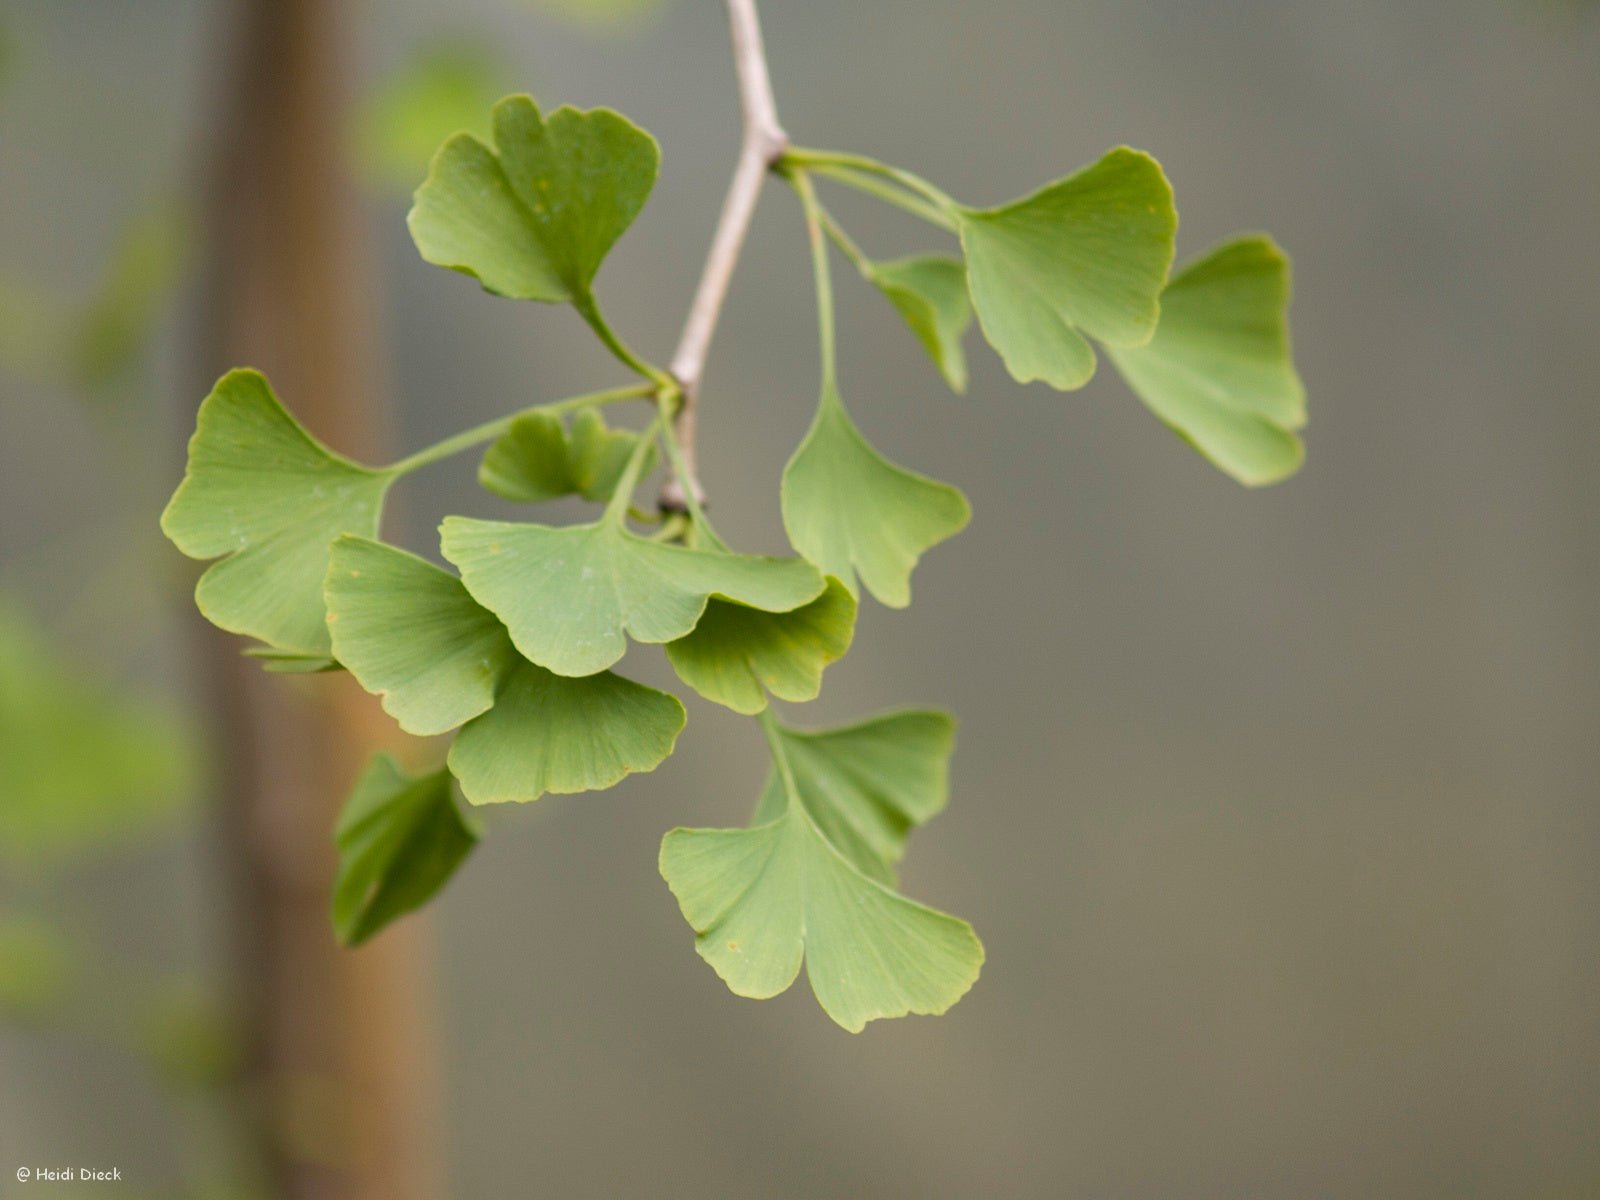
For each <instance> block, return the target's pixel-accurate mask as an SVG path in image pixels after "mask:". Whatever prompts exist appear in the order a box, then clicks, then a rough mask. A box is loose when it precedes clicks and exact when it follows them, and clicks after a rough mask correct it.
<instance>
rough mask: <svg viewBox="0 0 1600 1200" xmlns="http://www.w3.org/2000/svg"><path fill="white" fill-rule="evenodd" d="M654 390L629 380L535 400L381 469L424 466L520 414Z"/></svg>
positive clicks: (490, 435) (495, 433) (489, 436)
mask: <svg viewBox="0 0 1600 1200" xmlns="http://www.w3.org/2000/svg"><path fill="white" fill-rule="evenodd" d="M655 390H656V387H655V384H653V383H630V384H628V385H626V386H625V387H616V388H608V389H606V390H605V391H600V392H587V393H585V394H584V395H581V396H570V397H568V398H567V399H565V400H556V401H554V402H553V403H550V404H535V405H532V406H531V407H528V408H524V409H521V410H520V411H518V412H514V413H510V414H508V415H506V416H503V417H497V418H495V419H494V420H493V421H485V422H484V423H483V424H482V425H474V426H473V427H472V428H471V429H463V430H462V431H461V432H460V433H457V434H453V435H452V436H450V437H447V438H445V439H444V440H443V441H441V442H435V443H434V444H433V445H431V446H427V447H424V448H423V449H421V450H418V451H417V452H416V453H415V454H411V455H407V456H406V457H405V458H402V459H401V460H400V461H399V462H397V463H391V464H390V465H389V466H387V467H385V468H384V470H385V471H387V472H388V473H389V474H391V475H406V474H409V473H410V472H412V471H415V470H417V469H418V468H419V467H426V466H428V465H429V464H430V463H436V462H438V461H439V460H440V459H445V458H449V457H450V456H451V455H453V454H460V453H461V452H462V451H464V450H470V449H472V448H473V447H474V446H481V445H482V444H483V443H484V442H490V441H493V440H494V439H495V438H497V437H499V436H500V435H501V434H503V433H505V432H506V431H507V430H508V429H510V428H511V426H512V425H513V424H515V423H516V422H517V421H518V420H520V419H521V418H523V417H525V416H528V415H529V414H530V413H536V412H544V413H550V414H552V415H554V414H556V413H564V412H570V411H571V410H572V409H575V408H588V407H590V406H593V405H601V404H615V403H617V402H618V401H621V400H639V399H642V398H644V397H646V396H649V395H650V394H651V393H652V392H654V391H655Z"/></svg>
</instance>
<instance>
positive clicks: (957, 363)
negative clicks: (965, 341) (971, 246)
mask: <svg viewBox="0 0 1600 1200" xmlns="http://www.w3.org/2000/svg"><path fill="white" fill-rule="evenodd" d="M864 271H865V273H866V276H867V278H868V279H869V280H871V281H872V282H873V283H874V284H876V285H877V287H878V289H879V290H880V291H882V292H883V294H884V295H885V296H887V297H889V299H890V301H891V302H892V303H893V304H894V306H895V308H897V309H898V310H899V311H900V315H901V316H902V317H904V318H905V322H906V324H907V325H909V326H910V327H911V332H912V333H914V334H916V335H917V340H918V341H920V342H921V343H922V345H923V348H924V349H925V350H927V352H928V357H929V358H931V359H933V363H934V366H936V367H938V368H939V373H940V374H941V375H943V376H944V380H945V382H946V383H948V384H949V385H950V388H951V390H952V391H957V392H964V391H966V390H967V355H966V351H965V350H964V349H963V348H962V346H961V339H962V338H963V337H964V336H965V335H966V332H967V326H968V325H970V324H971V323H972V304H971V302H970V301H969V299H968V297H967V270H966V267H964V266H963V265H962V263H961V260H960V259H955V258H945V257H944V256H942V255H933V254H930V255H921V256H918V257H915V258H900V259H895V260H894V261H893V262H872V263H867V264H866V265H865V267H864Z"/></svg>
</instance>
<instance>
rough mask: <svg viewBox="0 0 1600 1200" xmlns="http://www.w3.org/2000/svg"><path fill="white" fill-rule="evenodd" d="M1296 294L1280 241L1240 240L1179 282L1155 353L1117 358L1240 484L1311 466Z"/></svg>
mask: <svg viewBox="0 0 1600 1200" xmlns="http://www.w3.org/2000/svg"><path fill="white" fill-rule="evenodd" d="M1289 292H1290V284H1289V260H1288V258H1287V257H1286V256H1285V255H1284V253H1283V251H1282V250H1280V249H1279V248H1278V247H1277V245H1276V244H1274V243H1273V241H1272V239H1271V238H1268V237H1265V236H1249V237H1242V238H1238V239H1236V240H1235V241H1232V242H1229V243H1227V244H1226V245H1223V246H1219V247H1218V248H1217V249H1215V250H1213V251H1212V252H1211V253H1209V254H1207V255H1206V256H1205V257H1204V258H1202V259H1200V260H1199V261H1197V262H1194V263H1192V264H1190V265H1189V266H1188V267H1185V268H1184V269H1183V270H1182V271H1180V272H1179V273H1178V274H1177V275H1175V276H1173V278H1172V282H1171V283H1169V284H1167V290H1166V291H1165V292H1164V293H1162V297H1161V324H1160V325H1159V326H1157V327H1156V335H1155V337H1154V338H1152V339H1151V340H1150V342H1149V343H1148V344H1147V345H1144V346H1138V347H1129V348H1123V349H1115V348H1113V349H1112V350H1111V351H1110V353H1111V358H1112V361H1113V362H1115V363H1116V364H1117V367H1118V369H1119V370H1120V371H1121V372H1122V376H1123V378H1124V379H1126V380H1127V381H1128V386H1129V387H1131V388H1132V389H1133V390H1134V392H1135V393H1136V394H1137V395H1138V396H1139V398H1140V399H1141V400H1143V401H1144V402H1145V404H1146V405H1147V406H1148V407H1149V408H1150V410H1151V411H1152V412H1153V413H1155V414H1156V416H1158V417H1160V418H1161V420H1163V421H1164V422H1166V423H1167V424H1168V425H1169V426H1171V427H1172V428H1173V429H1174V430H1176V431H1177V432H1178V433H1179V434H1180V435H1181V436H1182V437H1183V438H1184V439H1185V440H1186V441H1188V442H1189V443H1190V444H1191V445H1192V446H1194V447H1195V449H1197V450H1198V451H1200V453H1201V454H1203V455H1205V456H1206V457H1207V458H1208V459H1210V460H1211V461H1212V462H1213V463H1215V464H1216V465H1217V466H1218V467H1220V468H1221V469H1222V470H1224V471H1226V472H1227V473H1228V474H1229V475H1231V476H1233V477H1234V478H1235V479H1237V480H1238V481H1239V482H1240V483H1247V484H1264V483H1274V482H1276V481H1277V480H1280V479H1282V478H1284V477H1285V476H1286V475H1292V474H1293V473H1294V472H1295V471H1296V470H1298V469H1299V467H1300V463H1301V461H1302V460H1303V459H1304V457H1305V451H1304V448H1303V447H1302V445H1301V443H1300V439H1299V438H1298V437H1296V436H1295V430H1298V429H1300V428H1301V427H1302V426H1303V425H1304V424H1305V421H1306V399H1305V388H1304V386H1303V385H1302V384H1301V382H1300V377H1299V375H1298V374H1296V373H1295V369H1294V361H1293V358H1292V356H1291V354H1290V351H1289V321H1288V309H1289Z"/></svg>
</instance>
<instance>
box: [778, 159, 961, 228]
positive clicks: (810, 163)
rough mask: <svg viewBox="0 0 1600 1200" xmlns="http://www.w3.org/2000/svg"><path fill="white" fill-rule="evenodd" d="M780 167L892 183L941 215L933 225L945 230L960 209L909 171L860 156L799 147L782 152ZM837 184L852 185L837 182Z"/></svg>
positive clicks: (946, 196) (842, 180)
mask: <svg viewBox="0 0 1600 1200" xmlns="http://www.w3.org/2000/svg"><path fill="white" fill-rule="evenodd" d="M783 165H785V166H794V167H802V168H807V169H816V170H819V171H825V172H827V173H828V174H829V175H830V177H834V178H837V177H838V176H837V171H838V170H840V169H843V170H844V171H846V172H851V171H853V172H858V173H861V174H865V175H876V176H879V177H880V178H883V179H889V180H892V181H893V182H895V183H897V184H899V185H900V186H901V187H903V188H906V189H907V190H909V191H912V192H915V193H916V194H917V195H919V196H921V197H922V198H923V199H924V200H926V201H928V202H929V204H931V205H932V206H933V207H934V208H935V209H937V210H938V211H939V212H940V213H941V214H943V220H940V221H937V222H935V223H936V224H940V225H943V226H944V227H945V228H946V229H953V228H955V217H954V214H955V212H956V210H957V209H959V208H960V207H961V206H960V205H959V204H957V203H956V202H955V200H953V199H952V198H951V197H950V195H949V193H947V192H944V191H942V190H941V189H939V188H937V187H935V186H934V185H933V184H931V183H929V182H928V181H927V180H926V179H924V178H922V176H920V175H913V174H912V173H911V172H910V171H905V170H902V169H901V168H899V167H891V166H889V165H888V164H887V163H881V162H879V161H878V160H877V159H873V158H868V157H866V156H865V155H862V154H847V153H844V152H843V151H837V150H812V149H808V148H805V147H800V146H791V147H790V148H789V149H788V150H786V151H784V155H783ZM840 182H841V183H850V182H854V181H853V180H852V179H840Z"/></svg>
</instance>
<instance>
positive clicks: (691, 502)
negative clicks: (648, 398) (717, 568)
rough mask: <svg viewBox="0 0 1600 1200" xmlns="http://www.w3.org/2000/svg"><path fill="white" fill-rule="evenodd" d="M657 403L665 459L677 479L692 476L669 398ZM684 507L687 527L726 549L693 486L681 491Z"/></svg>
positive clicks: (719, 548)
mask: <svg viewBox="0 0 1600 1200" xmlns="http://www.w3.org/2000/svg"><path fill="white" fill-rule="evenodd" d="M657 404H658V406H659V407H660V410H661V441H662V444H663V445H664V446H666V448H667V461H668V462H670V463H671V464H672V470H673V472H674V473H675V474H676V475H677V477H678V478H679V479H689V478H692V476H691V475H689V474H688V473H687V472H688V470H689V467H688V464H687V462H686V461H685V459H684V454H683V447H682V445H680V444H679V442H678V431H677V429H676V428H675V427H674V425H673V423H672V401H671V398H670V397H668V396H666V395H662V396H661V397H660V399H659V400H657ZM683 501H684V505H685V507H687V508H688V510H689V516H690V517H691V518H692V522H691V524H690V526H689V528H690V529H691V530H693V531H695V532H697V533H701V534H704V535H705V537H706V538H708V539H709V540H710V542H711V544H712V545H713V546H715V547H716V548H717V549H718V550H726V549H727V548H728V546H727V543H726V542H724V541H723V540H722V539H721V538H720V537H718V536H717V531H716V530H715V529H713V528H712V527H711V521H710V520H709V519H708V518H707V517H706V511H705V509H704V508H703V507H702V506H701V504H700V498H699V496H697V495H695V489H694V488H685V489H684V492H683Z"/></svg>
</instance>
